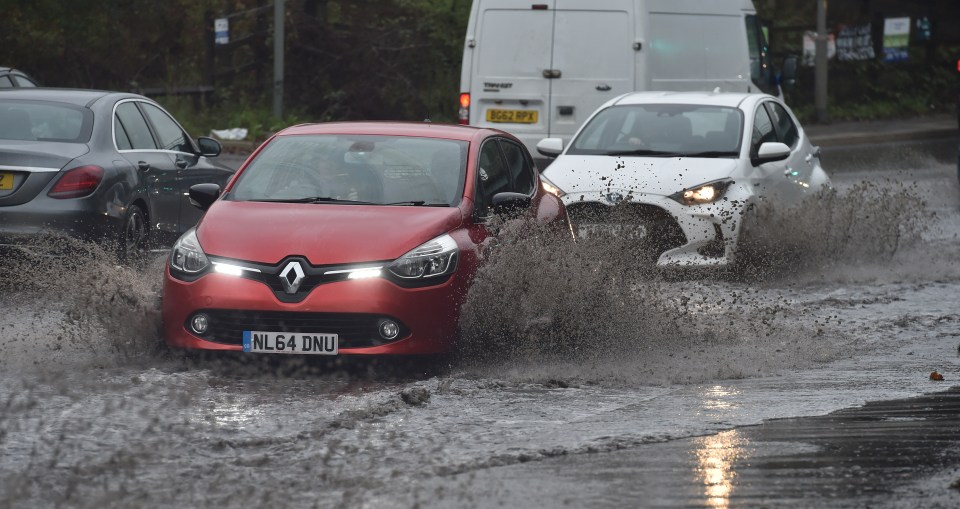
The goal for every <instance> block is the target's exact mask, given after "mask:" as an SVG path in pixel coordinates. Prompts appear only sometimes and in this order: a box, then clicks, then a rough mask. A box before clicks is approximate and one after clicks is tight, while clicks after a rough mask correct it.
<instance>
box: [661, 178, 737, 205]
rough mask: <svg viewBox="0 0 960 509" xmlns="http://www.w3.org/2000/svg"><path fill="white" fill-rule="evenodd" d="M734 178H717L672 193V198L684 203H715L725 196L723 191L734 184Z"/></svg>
mask: <svg viewBox="0 0 960 509" xmlns="http://www.w3.org/2000/svg"><path fill="white" fill-rule="evenodd" d="M732 183H733V181H732V180H715V181H713V182H707V183H706V184H701V185H699V186H697V187H691V188H687V189H684V190H683V191H679V192H676V193H673V194H671V195H670V198H672V199H674V200H676V201H677V202H680V203H682V204H684V205H700V204H703V203H713V202H715V201H717V200H719V199H720V198H722V197H723V193H725V192H726V191H727V188H728V187H730V184H732Z"/></svg>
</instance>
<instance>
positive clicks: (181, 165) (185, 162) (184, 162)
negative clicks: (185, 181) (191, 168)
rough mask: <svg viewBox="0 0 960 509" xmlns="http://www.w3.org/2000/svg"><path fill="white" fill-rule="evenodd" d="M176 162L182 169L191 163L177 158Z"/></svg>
mask: <svg viewBox="0 0 960 509" xmlns="http://www.w3.org/2000/svg"><path fill="white" fill-rule="evenodd" d="M174 164H176V165H177V168H180V169H181V170H182V169H184V168H186V167H187V165H188V164H189V163H187V161H186V160H185V159H177V162H176V163H174Z"/></svg>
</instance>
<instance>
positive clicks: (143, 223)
mask: <svg viewBox="0 0 960 509" xmlns="http://www.w3.org/2000/svg"><path fill="white" fill-rule="evenodd" d="M147 232H148V230H147V214H146V213H145V212H144V211H143V209H142V208H140V206H138V205H130V206H129V207H127V213H126V214H124V216H123V223H122V224H121V226H120V235H119V239H118V241H119V242H118V244H119V245H118V250H119V252H118V253H117V254H118V256H119V258H120V260H121V261H125V262H130V261H136V260H138V259H141V258H143V255H144V253H145V251H146V248H147Z"/></svg>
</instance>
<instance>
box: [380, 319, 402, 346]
mask: <svg viewBox="0 0 960 509" xmlns="http://www.w3.org/2000/svg"><path fill="white" fill-rule="evenodd" d="M398 334H400V326H399V325H397V322H394V321H393V320H380V337H381V338H383V339H386V340H388V341H389V340H391V339H395V338H396V337H397V335H398Z"/></svg>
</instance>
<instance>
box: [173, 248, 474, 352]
mask: <svg viewBox="0 0 960 509" xmlns="http://www.w3.org/2000/svg"><path fill="white" fill-rule="evenodd" d="M457 276H458V275H457V274H456V273H455V274H454V275H453V277H451V278H450V279H449V280H447V281H446V282H444V283H442V284H439V285H437V286H431V287H425V288H401V287H400V286H397V285H396V284H394V283H392V282H390V281H388V280H386V279H382V278H371V279H358V280H347V281H339V282H334V283H327V284H322V285H319V286H317V287H316V288H314V289H313V290H312V291H311V292H310V293H309V295H307V297H306V298H305V299H303V300H302V301H301V302H296V303H284V302H280V301H279V300H278V299H277V297H276V296H275V295H274V292H273V290H271V289H270V287H269V286H267V285H266V284H264V283H262V282H259V281H254V280H251V279H246V278H242V277H235V276H230V275H226V274H219V273H209V274H206V275H204V276H203V277H201V278H199V279H197V280H196V281H193V282H184V281H180V280H178V279H175V278H173V277H172V276H171V275H170V269H169V267H168V268H167V269H166V275H165V278H164V284H163V332H164V337H165V340H166V342H167V344H168V345H169V346H171V347H175V348H186V349H203V350H232V351H242V349H243V348H242V346H241V339H242V337H241V335H240V334H238V332H240V333H242V330H241V329H243V328H245V327H254V326H257V327H262V326H264V325H266V326H267V327H277V326H282V327H286V328H297V327H322V328H326V329H330V330H309V331H307V330H276V331H275V332H312V333H336V334H339V335H340V337H341V346H340V354H342V355H427V354H438V353H445V352H449V351H450V350H451V349H452V348H453V346H454V344H455V339H456V335H457V318H458V316H459V309H460V297H461V296H462V295H464V294H465V291H464V290H465V288H464V282H463V278H458V277H457ZM210 310H213V311H214V312H215V313H217V317H218V319H217V320H214V321H213V322H212V325H211V331H208V332H207V333H206V334H204V336H200V335H197V334H194V333H193V332H191V331H189V330H188V329H187V321H188V320H189V319H190V318H191V317H192V316H193V314H194V313H196V312H198V311H210ZM221 317H226V318H221ZM380 318H390V319H393V320H395V321H397V322H399V323H400V324H401V331H402V332H401V334H400V335H399V336H398V337H397V339H396V340H394V341H391V342H387V343H385V344H376V343H383V340H382V339H380V338H376V337H366V336H371V335H373V334H375V333H376V329H375V328H371V327H370V324H371V323H374V322H375V321H376V320H378V319H380ZM298 320H303V321H298ZM227 322H232V323H231V325H230V327H232V329H231V330H230V331H229V332H225V331H219V332H218V333H217V334H214V332H213V327H214V326H217V324H218V323H220V324H225V323H227ZM297 323H300V324H301V325H296V324H297ZM303 324H307V325H303ZM224 326H226V325H224ZM268 332H269V330H268ZM378 339H379V341H378Z"/></svg>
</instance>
